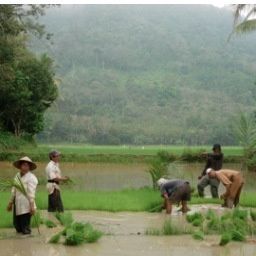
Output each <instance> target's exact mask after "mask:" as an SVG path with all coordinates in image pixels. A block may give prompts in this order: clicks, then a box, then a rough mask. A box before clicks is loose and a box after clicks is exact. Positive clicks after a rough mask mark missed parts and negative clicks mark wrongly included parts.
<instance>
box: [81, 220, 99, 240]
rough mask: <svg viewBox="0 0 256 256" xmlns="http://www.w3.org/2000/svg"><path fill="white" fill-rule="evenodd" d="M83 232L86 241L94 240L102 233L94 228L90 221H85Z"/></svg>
mask: <svg viewBox="0 0 256 256" xmlns="http://www.w3.org/2000/svg"><path fill="white" fill-rule="evenodd" d="M84 233H85V241H86V242H87V243H94V242H96V241H97V240H98V239H99V238H100V237H101V236H102V234H103V233H102V232H101V231H99V230H96V229H94V228H93V227H92V225H91V223H89V222H87V223H85V226H84Z"/></svg>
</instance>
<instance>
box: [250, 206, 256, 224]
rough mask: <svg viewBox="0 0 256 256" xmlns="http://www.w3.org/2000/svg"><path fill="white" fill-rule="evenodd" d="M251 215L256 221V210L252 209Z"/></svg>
mask: <svg viewBox="0 0 256 256" xmlns="http://www.w3.org/2000/svg"><path fill="white" fill-rule="evenodd" d="M250 216H251V219H252V220H253V221H256V211H253V210H252V209H251V210H250Z"/></svg>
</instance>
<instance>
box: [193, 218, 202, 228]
mask: <svg viewBox="0 0 256 256" xmlns="http://www.w3.org/2000/svg"><path fill="white" fill-rule="evenodd" d="M202 223H203V220H202V219H194V220H193V222H192V225H193V226H194V227H199V226H201V224H202Z"/></svg>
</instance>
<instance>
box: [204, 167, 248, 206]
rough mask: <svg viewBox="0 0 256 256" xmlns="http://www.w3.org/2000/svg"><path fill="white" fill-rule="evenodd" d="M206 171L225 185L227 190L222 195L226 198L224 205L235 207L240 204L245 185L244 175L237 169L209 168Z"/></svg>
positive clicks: (222, 197)
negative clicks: (217, 169)
mask: <svg viewBox="0 0 256 256" xmlns="http://www.w3.org/2000/svg"><path fill="white" fill-rule="evenodd" d="M206 173H207V174H208V175H209V176H210V177H211V178H216V179H218V180H219V181H220V182H221V183H222V184H223V185H224V186H225V187H226V192H225V193H224V194H222V195H221V196H220V198H221V199H224V204H223V205H222V207H228V208H233V206H235V207H236V206H237V205H238V204H239V198H240V194H241V191H242V188H243V185H244V177H243V175H242V174H241V173H240V172H238V171H235V170H229V169H221V170H219V171H216V170H213V169H212V168H209V169H207V170H206Z"/></svg>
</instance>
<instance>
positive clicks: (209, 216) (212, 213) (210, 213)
mask: <svg viewBox="0 0 256 256" xmlns="http://www.w3.org/2000/svg"><path fill="white" fill-rule="evenodd" d="M213 218H216V215H215V213H214V212H213V210H211V209H208V211H207V213H206V219H207V220H210V219H213Z"/></svg>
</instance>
